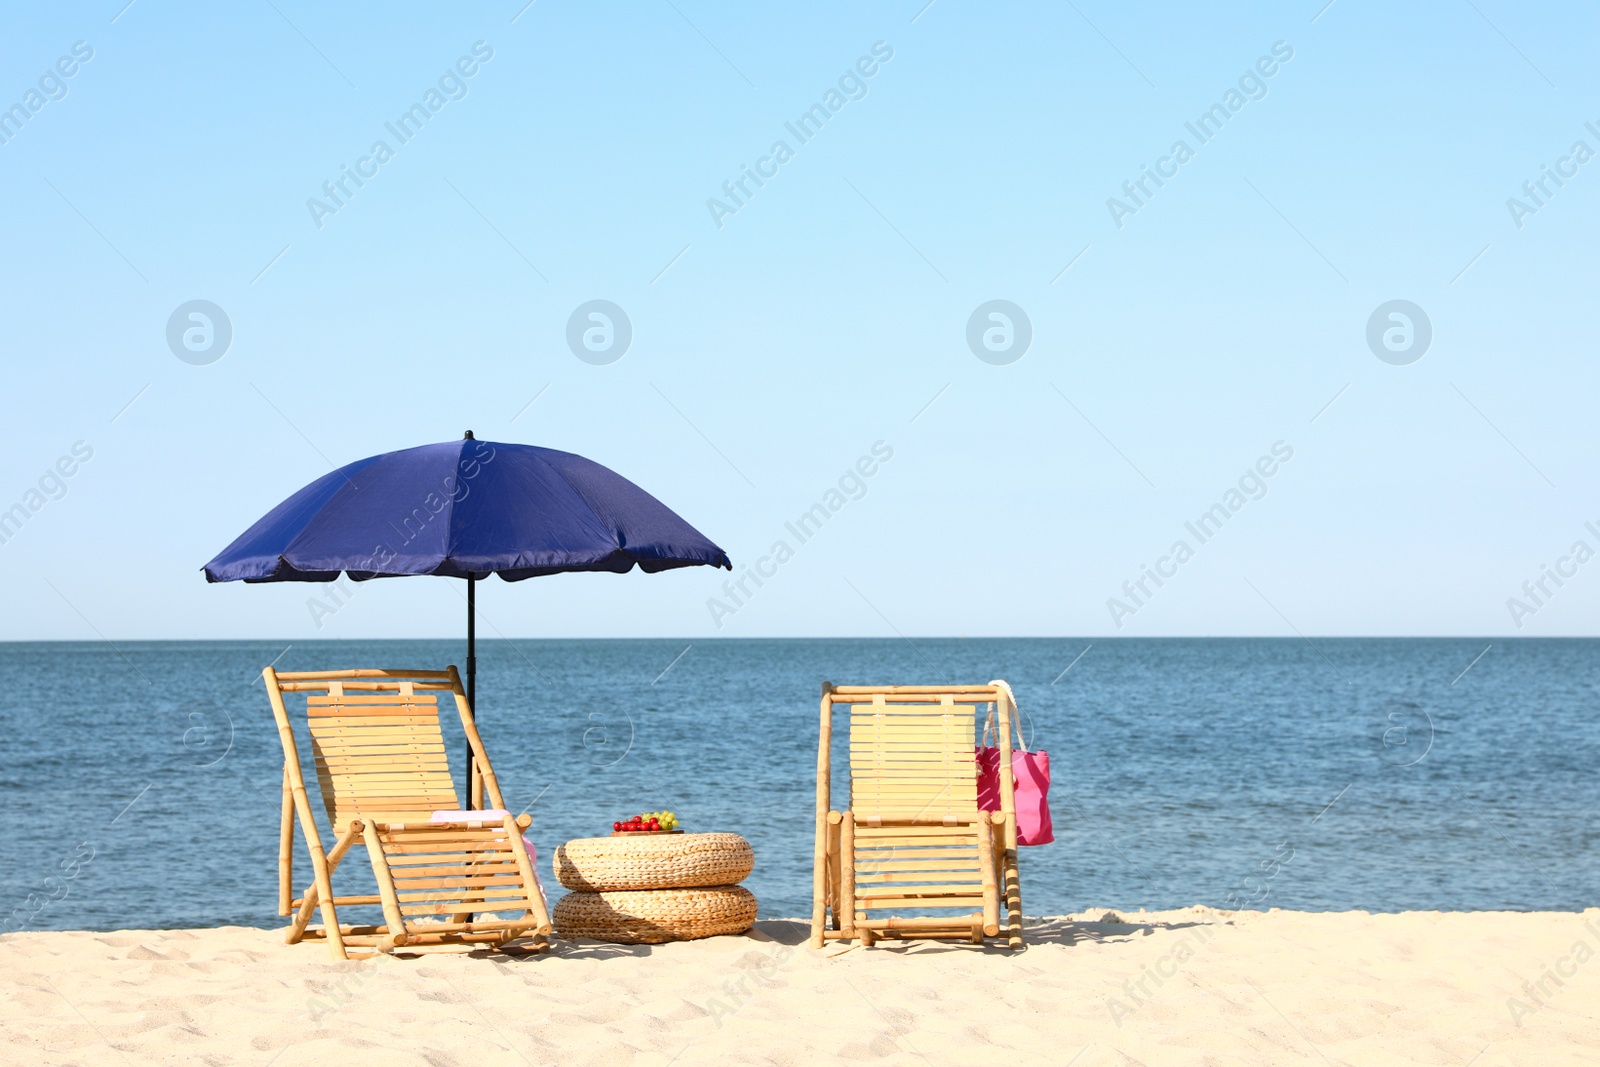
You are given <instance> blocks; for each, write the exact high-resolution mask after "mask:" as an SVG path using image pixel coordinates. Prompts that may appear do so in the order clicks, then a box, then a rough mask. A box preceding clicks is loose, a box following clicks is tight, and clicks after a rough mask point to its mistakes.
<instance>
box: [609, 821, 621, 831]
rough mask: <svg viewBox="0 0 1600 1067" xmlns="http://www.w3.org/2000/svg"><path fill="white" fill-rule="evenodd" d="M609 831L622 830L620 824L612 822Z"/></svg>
mask: <svg viewBox="0 0 1600 1067" xmlns="http://www.w3.org/2000/svg"><path fill="white" fill-rule="evenodd" d="M611 829H613V830H620V829H622V824H621V823H620V822H614V823H612V824H611Z"/></svg>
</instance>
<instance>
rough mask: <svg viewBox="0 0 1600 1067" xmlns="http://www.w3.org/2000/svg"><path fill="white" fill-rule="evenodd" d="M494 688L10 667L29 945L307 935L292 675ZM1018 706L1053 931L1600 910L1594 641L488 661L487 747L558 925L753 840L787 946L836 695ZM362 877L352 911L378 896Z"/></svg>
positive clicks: (381, 646)
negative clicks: (242, 933)
mask: <svg viewBox="0 0 1600 1067" xmlns="http://www.w3.org/2000/svg"><path fill="white" fill-rule="evenodd" d="M463 655H464V653H463V648H462V644H461V643H460V642H452V641H415V642H401V641H383V642H304V643H300V642H296V643H293V644H292V645H291V644H289V643H288V642H282V641H280V642H276V643H273V642H149V643H138V644H125V645H122V646H120V648H113V647H111V646H109V645H105V644H76V643H70V644H69V643H61V644H45V643H40V644H10V645H0V799H3V801H4V809H5V811H6V813H7V817H6V818H5V832H4V833H3V834H0V925H3V926H4V928H5V929H19V928H20V929H83V928H88V929H114V928H121V927H181V926H207V925H213V924H222V923H241V924H247V925H256V926H275V925H279V924H280V922H281V920H280V919H279V918H278V916H277V915H276V878H277V875H276V854H277V833H278V805H279V776H280V773H281V767H282V764H281V752H280V749H279V745H278V740H277V736H276V733H275V730H274V727H273V723H272V717H271V713H270V709H269V707H268V704H267V698H266V695H265V693H264V692H263V690H262V686H261V682H260V670H261V668H262V666H264V665H265V664H267V663H269V662H271V661H273V660H275V659H276V660H277V663H278V666H279V667H280V668H282V669H287V670H309V669H325V668H341V667H357V666H396V667H442V666H444V665H446V664H449V663H452V662H455V663H460V662H461V661H462V657H463ZM991 678H1005V679H1008V680H1009V681H1010V682H1011V683H1012V685H1013V687H1014V689H1015V690H1016V693H1017V697H1018V700H1019V702H1020V704H1021V707H1022V709H1023V711H1024V713H1025V716H1026V722H1027V729H1028V736H1029V741H1030V743H1031V744H1032V745H1033V746H1034V747H1036V748H1043V749H1046V750H1048V751H1049V753H1050V755H1051V759H1052V761H1053V764H1054V774H1055V783H1054V787H1053V790H1052V798H1053V801H1054V803H1053V808H1054V813H1055V819H1056V834H1057V838H1056V843H1055V844H1054V845H1051V846H1048V847H1043V848H1032V849H1025V850H1023V853H1022V874H1023V893H1024V902H1025V906H1026V910H1027V911H1028V913H1029V914H1041V913H1043V914H1053V913H1063V912H1071V911H1078V910H1081V909H1083V908H1086V907H1090V906H1094V907H1116V908H1138V907H1141V906H1143V907H1149V908H1169V907H1178V906H1183V905H1188V904H1194V903H1206V904H1212V905H1217V906H1226V905H1228V904H1230V903H1234V904H1246V905H1250V906H1256V907H1272V906H1277V907H1284V908H1301V909H1313V910H1320V909H1340V910H1342V909H1352V908H1363V909H1368V910H1373V911H1395V910H1402V909H1416V908H1447V909H1516V910H1521V909H1581V908H1584V907H1588V906H1593V905H1596V904H1600V847H1597V846H1600V715H1597V711H1600V701H1597V683H1600V642H1597V641H1593V640H1510V641H1507V640H1495V641H1493V642H1491V641H1490V640H1488V639H1479V640H1470V639H1437V640H1435V639H1317V640H1316V642H1315V644H1314V645H1313V644H1311V643H1308V642H1306V641H1304V640H1300V639H1292V640H1257V639H1216V640H1187V639H1169V640H1104V641H1096V642H1093V643H1092V645H1091V643H1090V642H1089V641H1088V640H1071V639H1061V640H1057V639H1029V640H931V639H921V638H918V639H916V640H914V641H908V640H898V639H897V640H856V639H851V640H752V641H733V640H707V641H696V642H692V643H691V642H687V641H681V640H680V641H672V640H637V641H634V640H625V641H624V640H617V641H487V642H484V643H483V644H482V645H480V675H479V688H478V703H479V721H480V723H481V725H482V731H483V734H484V736H485V740H486V743H487V745H488V747H489V751H490V755H491V757H492V758H493V759H494V761H495V764H496V768H497V770H498V772H499V775H500V779H501V782H502V784H503V786H504V789H505V792H506V794H507V800H508V802H509V803H510V804H511V805H512V806H513V807H515V808H523V807H527V808H528V810H530V811H531V812H532V814H533V816H534V824H533V830H532V832H531V835H530V836H532V838H533V839H534V840H535V841H536V843H537V844H538V846H539V849H540V853H541V856H540V865H541V868H542V870H543V873H544V875H545V881H546V884H547V886H549V887H551V888H552V889H553V890H555V891H556V892H559V887H558V886H555V883H554V879H553V878H551V877H550V876H549V866H548V864H549V852H550V849H551V848H553V846H554V845H556V844H557V843H559V842H561V841H564V840H566V839H568V838H571V837H580V836H591V835H595V834H600V833H605V832H608V831H609V829H610V824H611V822H612V820H614V819H618V818H622V817H624V816H626V815H628V814H631V813H633V812H635V811H638V810H641V809H658V808H667V809H671V810H673V811H676V812H678V814H679V816H680V817H681V819H682V820H683V822H684V824H685V825H686V827H687V828H689V829H692V830H693V829H705V830H732V831H737V832H738V833H741V834H743V835H745V836H746V837H747V838H749V839H750V841H751V842H752V844H753V845H754V846H755V850H756V857H757V861H756V869H755V873H754V874H753V875H752V876H751V878H750V879H749V881H748V883H747V884H748V885H749V886H750V888H751V889H752V890H753V891H754V892H755V893H756V895H757V896H758V897H759V899H760V901H761V911H762V914H763V915H764V916H769V917H776V916H800V915H806V914H809V911H810V887H811V869H810V865H811V849H812V841H811V834H812V812H813V805H814V799H813V798H814V789H815V779H814V773H815V770H814V769H815V762H816V739H817V697H818V691H819V685H820V683H821V682H822V681H823V680H824V679H827V680H830V681H833V682H836V683H840V684H863V683H928V682H968V683H972V682H985V681H988V680H989V679H991ZM302 729H303V724H302ZM446 731H447V737H450V738H451V743H452V746H453V751H454V752H457V753H459V751H460V735H459V729H457V730H456V731H455V733H454V735H453V736H452V735H451V733H450V728H449V723H448V720H447V723H446ZM455 759H456V761H457V765H458V768H459V756H457V757H455ZM457 773H458V775H459V769H458V772H457ZM313 788H314V785H313ZM355 858H356V859H357V860H358V861H359V862H358V863H356V864H351V865H349V866H348V867H347V868H345V872H346V873H347V874H349V875H350V881H349V882H347V883H345V885H346V887H347V888H349V889H350V891H353V892H370V891H371V890H370V889H361V888H358V886H359V885H360V884H361V883H362V882H363V879H364V878H365V879H370V875H365V874H364V873H363V872H362V871H361V870H360V866H361V864H364V862H365V861H364V859H362V858H361V857H360V856H359V854H358V855H357V856H356V857H355ZM306 873H307V868H306V865H305V862H304V860H303V858H302V859H301V860H300V861H299V863H298V866H297V881H298V880H301V879H302V877H303V876H304V875H305V874H306ZM368 884H370V882H369V883H368Z"/></svg>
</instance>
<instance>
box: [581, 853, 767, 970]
mask: <svg viewBox="0 0 1600 1067" xmlns="http://www.w3.org/2000/svg"><path fill="white" fill-rule="evenodd" d="M685 836H687V835H685ZM701 836H706V837H713V836H714V837H734V836H735V835H733V834H705V835H701ZM620 840H628V839H627V838H622V839H620ZM634 840H638V839H637V838H635V839H634ZM740 840H743V839H742V838H740ZM745 847H746V849H748V848H749V846H748V845H746V846H745ZM746 869H748V867H747V868H746ZM554 918H555V927H556V935H557V936H558V937H563V938H574V937H588V938H593V939H594V940H596V941H610V942H614V943H616V944H623V945H659V944H662V943H664V942H667V941H692V940H694V939H695V938H697V937H715V936H716V935H718V934H742V933H744V932H745V931H746V930H748V929H750V927H751V925H752V924H753V923H754V922H755V921H756V898H755V895H754V894H752V893H751V892H750V891H749V890H748V889H746V888H745V887H744V886H740V885H718V886H700V887H697V888H693V889H645V890H631V891H630V890H619V891H613V892H606V893H590V892H576V893H568V894H567V895H566V896H564V897H562V898H561V899H560V900H558V901H556V908H555V916H554Z"/></svg>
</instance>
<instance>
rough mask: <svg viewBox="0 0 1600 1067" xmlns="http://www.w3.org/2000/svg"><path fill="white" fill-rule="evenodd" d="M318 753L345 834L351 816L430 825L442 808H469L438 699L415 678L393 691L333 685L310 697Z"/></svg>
mask: <svg viewBox="0 0 1600 1067" xmlns="http://www.w3.org/2000/svg"><path fill="white" fill-rule="evenodd" d="M306 714H307V718H308V720H309V723H310V729H311V751H312V755H313V756H314V758H315V759H316V765H317V782H318V784H319V785H320V786H321V787H322V801H323V804H324V805H325V806H326V807H327V810H328V821H329V822H330V823H331V824H332V825H333V827H334V832H335V833H338V832H339V831H340V830H342V829H343V827H345V826H347V825H348V824H349V822H350V820H351V819H355V818H363V817H365V818H372V819H377V820H379V821H381V822H405V821H413V822H415V821H420V822H426V821H427V820H428V817H429V815H431V814H432V813H433V812H435V811H451V810H457V809H459V808H460V807H461V801H460V796H459V794H458V793H457V792H456V786H455V781H454V780H453V779H452V778H451V777H450V764H449V762H448V760H447V759H446V756H445V747H444V735H443V734H442V733H441V732H440V729H439V703H438V697H437V696H436V695H435V694H433V693H418V692H416V690H415V686H414V684H413V683H411V682H399V683H397V684H396V685H395V688H394V689H393V690H392V691H389V692H381V691H380V692H371V691H365V692H346V691H345V688H344V686H343V685H342V684H340V683H339V682H337V681H335V682H330V683H329V691H328V692H327V693H326V694H322V695H318V694H312V695H311V696H309V697H308V698H307V700H306Z"/></svg>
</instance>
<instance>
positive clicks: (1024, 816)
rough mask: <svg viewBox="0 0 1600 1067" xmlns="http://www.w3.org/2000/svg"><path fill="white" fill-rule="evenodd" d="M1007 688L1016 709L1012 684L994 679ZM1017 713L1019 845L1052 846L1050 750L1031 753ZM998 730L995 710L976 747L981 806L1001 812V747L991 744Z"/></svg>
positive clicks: (1014, 765)
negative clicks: (981, 739) (1023, 735)
mask: <svg viewBox="0 0 1600 1067" xmlns="http://www.w3.org/2000/svg"><path fill="white" fill-rule="evenodd" d="M991 684H993V685H997V686H1000V687H1001V688H1002V689H1004V690H1005V693H1006V696H1007V697H1010V699H1011V708H1012V711H1013V712H1015V710H1016V707H1017V700H1016V698H1015V697H1013V696H1011V687H1010V686H1009V685H1007V684H1006V683H1005V682H994V683H991ZM1015 720H1016V716H1015V714H1013V715H1012V724H1013V725H1014V726H1015V727H1016V731H1017V744H1016V747H1015V748H1013V749H1012V750H1011V779H1012V783H1013V793H1012V797H1013V800H1014V802H1015V804H1016V808H1017V844H1019V845H1048V844H1050V843H1051V842H1053V841H1054V840H1055V839H1056V838H1055V828H1054V826H1053V825H1052V824H1051V822H1050V799H1049V794H1050V753H1048V752H1043V751H1040V752H1029V751H1028V747H1027V745H1026V744H1025V743H1024V742H1023V740H1022V726H1021V724H1020V723H1017V722H1016V721H1015ZM993 731H994V711H993V710H992V709H991V710H990V712H989V718H988V720H987V721H986V722H985V723H984V727H983V745H982V746H980V747H979V748H977V749H976V750H975V755H976V757H977V760H978V808H979V810H981V811H1000V810H1002V809H1001V804H1000V749H999V747H998V746H996V745H991V744H990V743H989V742H990V740H991V737H992V734H993Z"/></svg>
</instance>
